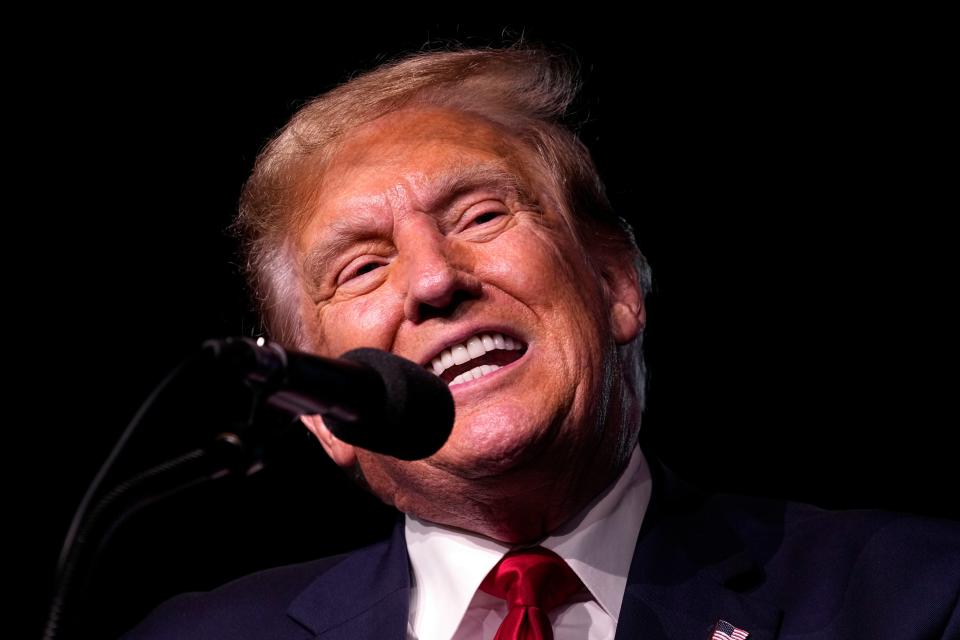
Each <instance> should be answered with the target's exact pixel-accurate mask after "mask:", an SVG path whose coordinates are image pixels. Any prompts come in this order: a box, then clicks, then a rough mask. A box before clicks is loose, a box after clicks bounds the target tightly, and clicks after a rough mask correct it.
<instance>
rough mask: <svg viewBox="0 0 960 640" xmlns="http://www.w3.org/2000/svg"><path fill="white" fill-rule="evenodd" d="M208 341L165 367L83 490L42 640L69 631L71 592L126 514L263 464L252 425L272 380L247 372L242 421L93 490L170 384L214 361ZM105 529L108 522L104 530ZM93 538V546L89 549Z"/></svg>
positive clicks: (259, 432) (260, 436)
mask: <svg viewBox="0 0 960 640" xmlns="http://www.w3.org/2000/svg"><path fill="white" fill-rule="evenodd" d="M208 344H209V343H205V345H204V349H203V350H202V351H201V353H199V354H197V355H195V356H193V357H191V358H188V359H187V360H185V361H184V362H183V363H181V364H180V365H179V366H178V367H176V368H175V369H174V370H173V371H171V372H170V373H169V374H168V375H167V377H166V378H164V380H163V381H162V382H161V383H160V384H159V385H158V386H157V387H156V388H155V389H154V390H153V392H151V394H150V395H149V396H148V397H147V399H146V400H145V401H144V402H143V404H142V405H141V406H140V408H139V409H138V411H137V413H136V414H135V415H134V417H133V419H132V420H131V421H130V423H129V424H128V425H127V428H126V429H125V430H124V432H123V434H122V435H121V436H120V438H119V439H118V441H117V443H116V445H114V448H113V450H112V451H111V452H110V455H108V457H107V459H106V460H105V462H104V463H103V465H102V466H101V468H100V470H99V472H98V473H97V475H96V476H95V477H94V479H93V481H92V482H91V484H90V487H89V488H88V489H87V492H86V494H85V495H84V497H83V500H82V501H81V502H80V505H79V506H78V508H77V510H76V512H75V514H74V518H73V520H72V522H71V525H70V528H69V530H68V532H67V535H66V537H65V540H64V543H63V547H62V550H61V554H60V558H59V561H58V564H57V576H56V580H55V586H54V593H53V597H52V599H51V603H50V607H49V610H48V615H47V619H46V624H45V625H44V633H43V638H44V640H55V639H56V638H63V637H65V636H64V635H62V634H63V633H64V630H67V633H69V631H70V623H71V605H72V604H73V601H74V595H75V594H76V593H77V592H78V589H79V588H80V587H82V586H83V585H84V584H85V582H86V581H87V580H89V578H90V576H91V574H92V573H93V571H94V569H95V567H96V562H95V559H96V557H97V556H98V555H99V553H100V551H101V550H102V549H103V548H105V546H106V545H107V543H108V541H109V540H110V538H111V537H112V536H113V534H114V532H116V531H117V529H118V528H119V527H120V526H121V525H122V524H123V523H124V522H125V521H126V520H128V519H129V518H130V517H131V516H132V515H134V514H135V513H137V512H139V511H141V510H142V509H144V508H145V507H147V506H149V505H151V504H154V503H156V502H158V501H160V500H163V499H166V498H168V497H172V496H175V495H179V494H181V493H183V492H185V491H187V490H189V489H192V488H194V487H198V486H201V485H205V484H207V483H210V482H215V481H218V480H221V479H223V478H227V477H231V476H238V475H239V476H246V475H252V474H253V473H256V472H257V471H259V470H260V469H261V468H262V467H263V462H262V460H263V451H262V448H260V447H259V446H257V445H258V443H259V441H260V440H262V439H264V437H263V436H264V433H263V431H264V430H262V429H257V428H256V426H257V424H258V423H259V422H260V420H259V416H260V413H261V409H262V408H263V407H264V406H265V405H266V404H267V403H266V402H265V399H266V398H267V393H266V390H267V389H268V388H269V386H270V384H271V383H272V380H270V379H269V377H251V376H247V377H246V378H244V380H243V383H244V384H245V385H246V386H247V387H249V388H250V389H251V390H252V399H251V402H250V407H249V410H248V411H247V412H246V417H245V419H243V420H240V421H236V422H235V423H234V424H233V425H232V429H231V430H230V431H227V432H224V433H221V434H219V435H218V436H217V437H216V438H214V440H213V442H212V443H210V444H209V445H207V446H205V447H200V448H196V449H193V450H191V451H188V452H187V453H184V454H181V455H178V456H175V457H173V458H171V459H169V460H167V461H165V462H162V463H160V464H157V465H154V466H152V467H151V468H149V469H147V470H146V471H142V472H140V473H137V474H135V475H134V476H132V477H130V478H128V479H127V480H125V481H123V482H121V483H119V484H117V485H116V486H115V487H114V488H112V489H110V490H109V491H107V492H106V493H102V492H101V491H100V487H101V485H102V484H103V483H104V481H105V480H106V478H107V476H108V475H109V474H110V472H111V470H113V469H114V467H115V465H116V463H117V461H118V460H119V459H120V457H121V455H122V454H123V453H124V451H125V450H126V449H127V445H128V444H129V441H130V439H131V437H132V436H133V435H134V433H136V432H137V431H138V429H139V428H140V426H141V425H142V424H143V423H144V422H145V420H146V418H147V417H148V416H149V415H150V414H151V412H152V411H154V410H155V409H156V408H157V407H158V406H159V401H160V399H161V398H163V397H164V396H168V395H170V392H171V389H172V388H173V383H174V382H175V381H180V380H181V379H182V378H183V377H184V375H185V374H186V373H188V372H191V373H192V372H194V371H197V370H198V369H202V368H203V367H204V366H207V367H208V366H210V364H211V363H213V362H214V360H213V359H211V357H210V356H211V355H213V356H214V358H215V357H216V356H217V354H216V353H215V352H213V351H212V350H211V349H210V348H209V347H208ZM118 510H119V513H118ZM111 518H112V520H111ZM104 526H107V528H106V529H105V530H104ZM95 542H96V545H93V546H92V543H95Z"/></svg>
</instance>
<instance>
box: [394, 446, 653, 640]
mask: <svg viewBox="0 0 960 640" xmlns="http://www.w3.org/2000/svg"><path fill="white" fill-rule="evenodd" d="M650 491H651V481H650V469H649V468H648V467H647V463H646V460H645V459H644V457H643V454H642V453H641V452H640V449H639V448H637V449H635V450H634V452H633V455H632V456H631V458H630V462H629V463H628V464H627V467H626V469H624V471H623V473H622V474H620V476H619V477H618V478H617V480H616V481H615V482H614V483H613V484H611V485H610V486H609V487H608V488H607V489H606V490H605V491H604V492H603V493H601V494H600V495H598V496H597V497H596V498H595V499H594V500H593V501H592V502H590V503H589V504H588V505H587V506H586V507H585V508H584V509H583V510H582V511H581V512H580V513H578V514H577V515H576V516H575V517H573V518H572V519H571V520H570V521H568V522H567V523H566V524H565V525H563V526H562V527H561V528H560V529H558V530H557V531H554V532H553V533H552V534H551V535H550V536H548V537H547V538H546V539H544V540H543V541H541V542H540V546H542V547H545V548H547V549H550V550H551V551H553V552H554V553H556V554H557V555H559V556H560V557H561V558H563V559H564V560H566V561H567V564H569V565H570V568H571V569H573V571H574V572H575V573H576V574H577V576H578V577H579V578H580V580H581V581H582V582H583V584H584V585H585V586H586V588H587V590H588V591H589V593H583V594H581V595H578V596H574V598H573V600H572V601H571V602H569V603H567V604H565V605H562V606H560V607H558V608H557V609H554V610H553V611H552V612H550V614H549V617H550V621H551V623H552V624H553V630H554V638H555V639H556V640H573V639H574V638H576V639H578V640H582V639H583V638H588V639H589V640H610V639H611V638H613V636H614V634H615V633H616V629H617V620H618V619H619V617H620V605H621V603H622V601H623V592H624V589H625V588H626V584H627V572H628V571H629V569H630V562H631V560H632V559H633V550H634V546H635V545H636V541H637V534H638V533H639V532H640V525H641V524H642V523H643V516H644V514H645V513H646V510H647V505H648V503H649V502H650ZM405 533H406V539H407V550H408V552H409V555H410V564H411V567H412V576H411V582H412V589H411V595H410V619H409V623H408V625H407V637H408V638H413V639H416V640H489V639H490V638H493V637H494V635H495V634H496V631H497V629H498V628H499V626H500V623H501V622H502V621H503V618H504V617H505V616H506V615H507V605H506V602H505V601H504V600H502V599H500V598H497V597H495V596H491V595H489V594H487V593H484V592H483V591H480V590H479V587H480V583H481V582H482V581H483V579H484V578H485V577H486V575H487V574H488V573H489V572H490V570H491V569H493V567H494V565H496V564H497V562H499V561H500V558H502V557H503V555H504V554H505V553H507V552H508V551H510V549H511V547H509V546H507V545H504V544H502V543H500V542H497V541H495V540H491V539H490V538H485V537H483V536H479V535H474V534H471V533H467V532H465V531H461V530H458V529H452V528H449V527H444V526H442V525H437V524H433V523H430V522H426V521H423V520H418V519H416V518H413V517H411V516H407V518H406V525H405Z"/></svg>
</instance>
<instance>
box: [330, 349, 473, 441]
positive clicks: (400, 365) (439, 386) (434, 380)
mask: <svg viewBox="0 0 960 640" xmlns="http://www.w3.org/2000/svg"><path fill="white" fill-rule="evenodd" d="M341 358H343V359H344V360H349V361H352V362H356V363H358V364H362V365H365V366H367V367H370V368H371V369H373V370H374V371H376V372H377V374H378V375H379V376H380V377H381V379H382V380H383V384H384V387H385V390H386V397H385V402H383V403H382V407H371V412H372V413H371V417H370V418H365V419H362V420H360V421H358V423H354V424H350V425H341V424H338V421H337V420H333V423H334V424H330V422H331V421H330V420H328V419H326V418H325V419H324V423H325V424H327V426H328V427H329V428H330V430H331V431H333V433H334V435H336V436H337V437H338V438H340V439H341V440H344V441H345V442H349V443H351V444H355V445H356V446H358V447H362V448H364V449H369V450H370V451H376V452H378V453H385V454H387V455H390V456H393V457H395V458H400V459H401V460H419V459H421V458H426V457H428V456H431V455H433V454H434V453H436V452H437V451H439V450H440V448H441V447H442V446H443V445H444V443H445V442H446V441H447V438H448V437H449V436H450V432H451V431H452V430H453V421H454V405H453V396H452V395H451V394H450V388H449V387H448V386H447V383H446V382H444V381H443V380H441V379H440V377H439V376H437V375H435V374H434V373H433V372H432V371H428V370H427V369H426V368H424V367H422V366H420V365H418V364H417V363H415V362H411V361H410V360H407V359H406V358H401V357H400V356H397V355H394V354H392V353H389V352H387V351H381V350H380V349H369V348H362V349H354V350H353V351H348V352H347V353H345V354H343V355H342V356H341ZM374 402H375V401H374ZM373 412H378V413H373ZM341 427H342V431H343V435H345V436H347V437H345V438H343V437H341V433H339V431H341Z"/></svg>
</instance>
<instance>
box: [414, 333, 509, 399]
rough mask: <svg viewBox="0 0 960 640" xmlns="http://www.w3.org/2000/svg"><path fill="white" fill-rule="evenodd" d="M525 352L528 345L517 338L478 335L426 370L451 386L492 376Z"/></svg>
mask: <svg viewBox="0 0 960 640" xmlns="http://www.w3.org/2000/svg"><path fill="white" fill-rule="evenodd" d="M526 351H527V345H525V344H524V343H523V342H521V341H520V340H518V339H516V338H512V337H510V336H506V335H503V334H502V333H478V334H477V335H474V336H471V337H470V338H468V339H467V340H465V341H464V342H461V343H459V344H455V345H452V346H450V347H447V348H446V349H444V350H443V351H441V352H440V353H439V354H437V355H436V356H435V357H434V358H433V360H431V361H430V364H428V365H427V368H428V369H432V370H433V372H434V373H435V374H437V375H438V376H440V378H441V379H442V380H443V381H444V382H446V383H447V384H448V385H450V386H453V385H456V384H461V383H464V382H469V381H471V380H476V379H477V378H482V377H483V376H485V375H488V374H491V373H493V372H494V371H496V370H497V369H499V368H500V367H503V366H506V365H508V364H510V363H512V362H516V361H517V360H519V359H520V358H521V357H522V356H523V354H524V353H526Z"/></svg>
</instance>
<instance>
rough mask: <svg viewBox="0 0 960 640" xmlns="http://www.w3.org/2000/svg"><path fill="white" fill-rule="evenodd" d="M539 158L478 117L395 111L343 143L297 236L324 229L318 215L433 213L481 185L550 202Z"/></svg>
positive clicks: (549, 187)
mask: <svg viewBox="0 0 960 640" xmlns="http://www.w3.org/2000/svg"><path fill="white" fill-rule="evenodd" d="M534 156H535V154H533V152H532V151H531V150H529V149H528V148H527V147H526V146H525V145H524V144H523V143H522V142H521V141H520V140H519V139H518V138H517V137H516V136H515V135H513V134H512V133H511V132H510V131H508V130H507V128H506V127H503V126H501V125H498V124H496V123H493V122H491V121H490V120H488V119H486V118H483V117H481V116H477V115H473V114H468V113H462V112H456V111H451V110H447V109H441V108H437V107H423V108H417V109H412V108H410V109H405V110H402V111H397V112H393V113H391V114H388V115H386V116H383V117H381V118H378V119H377V120H374V121H373V122H369V123H366V124H364V125H362V126H360V127H358V128H356V129H354V130H352V131H351V132H350V133H349V134H347V135H346V136H344V137H343V138H342V140H341V141H340V143H339V144H338V147H337V150H336V152H335V153H334V154H333V155H332V156H331V157H330V159H329V160H328V161H327V163H326V164H325V166H324V168H323V170H322V173H321V175H319V176H318V177H317V179H316V182H315V184H314V197H313V198H312V199H311V200H312V201H311V203H310V206H309V211H307V212H305V213H306V215H305V219H304V220H303V221H302V222H303V225H302V226H301V227H300V229H299V231H301V232H303V231H305V230H306V228H307V227H310V226H316V225H317V224H322V220H318V219H317V218H318V216H319V217H320V218H322V217H323V216H324V215H325V214H326V213H329V212H331V211H339V212H348V211H351V210H363V209H367V208H369V207H371V206H377V207H380V206H391V205H404V206H409V207H413V208H416V209H418V210H422V211H428V210H431V209H432V208H435V207H437V206H440V205H442V203H443V201H444V199H445V198H450V197H451V196H452V195H454V194H455V193H456V192H457V191H459V190H464V189H468V188H471V187H479V186H481V185H483V184H488V185H499V186H507V187H511V188H513V189H514V190H515V191H516V192H518V193H519V194H520V196H521V197H523V198H525V199H529V200H536V201H539V200H542V199H544V198H547V199H550V200H553V199H555V198H554V194H553V192H554V191H555V189H554V188H553V187H552V185H551V181H550V180H549V179H548V176H546V175H545V172H544V171H542V170H540V169H539V163H538V162H536V159H535V157H534ZM391 200H396V201H397V202H391Z"/></svg>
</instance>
